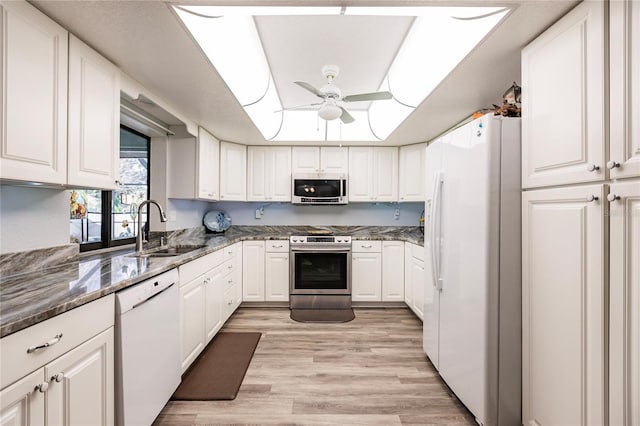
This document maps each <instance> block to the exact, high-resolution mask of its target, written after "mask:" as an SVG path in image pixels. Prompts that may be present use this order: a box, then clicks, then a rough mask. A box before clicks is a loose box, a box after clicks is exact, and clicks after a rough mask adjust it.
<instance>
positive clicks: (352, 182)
mask: <svg viewBox="0 0 640 426" xmlns="http://www.w3.org/2000/svg"><path fill="white" fill-rule="evenodd" d="M348 185H349V186H348V192H347V193H348V194H349V201H354V202H358V201H360V202H379V201H398V148H396V147H349V182H348Z"/></svg>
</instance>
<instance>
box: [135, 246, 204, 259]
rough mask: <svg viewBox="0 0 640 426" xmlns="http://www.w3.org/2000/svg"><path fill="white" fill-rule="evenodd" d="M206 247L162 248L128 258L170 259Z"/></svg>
mask: <svg viewBox="0 0 640 426" xmlns="http://www.w3.org/2000/svg"><path fill="white" fill-rule="evenodd" d="M203 247H206V246H204V245H180V246H173V247H163V248H156V249H150V250H145V251H143V252H142V253H140V254H138V253H133V254H130V255H129V256H132V257H172V256H180V255H181V254H185V253H190V252H192V251H194V250H198V249H201V248H203Z"/></svg>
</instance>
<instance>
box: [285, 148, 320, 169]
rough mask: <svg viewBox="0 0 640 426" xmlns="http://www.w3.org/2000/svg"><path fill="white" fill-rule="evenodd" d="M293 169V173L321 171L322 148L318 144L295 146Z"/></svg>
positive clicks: (292, 152) (292, 154)
mask: <svg viewBox="0 0 640 426" xmlns="http://www.w3.org/2000/svg"><path fill="white" fill-rule="evenodd" d="M291 171H292V172H293V173H319V172H320V148H318V147H317V146H294V147H293V148H291Z"/></svg>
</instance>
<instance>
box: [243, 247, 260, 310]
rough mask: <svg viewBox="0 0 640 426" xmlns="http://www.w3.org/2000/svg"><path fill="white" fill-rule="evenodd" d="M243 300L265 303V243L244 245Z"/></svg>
mask: <svg viewBox="0 0 640 426" xmlns="http://www.w3.org/2000/svg"><path fill="white" fill-rule="evenodd" d="M242 300H243V301H244V302H264V241H244V242H243V243H242Z"/></svg>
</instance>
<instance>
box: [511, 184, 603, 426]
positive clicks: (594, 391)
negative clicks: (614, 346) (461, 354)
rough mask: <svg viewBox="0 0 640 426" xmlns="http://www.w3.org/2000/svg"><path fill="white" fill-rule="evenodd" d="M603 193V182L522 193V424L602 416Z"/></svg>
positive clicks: (585, 421) (592, 421) (587, 421)
mask: <svg viewBox="0 0 640 426" xmlns="http://www.w3.org/2000/svg"><path fill="white" fill-rule="evenodd" d="M603 196H604V190H603V186H602V185H591V186H583V187H569V188H560V189H548V190H540V191H530V192H525V193H524V194H523V196H522V197H523V206H522V215H523V218H522V219H523V220H522V226H523V231H522V235H523V248H522V256H523V257H522V326H523V336H522V342H523V351H522V353H523V370H522V379H523V401H522V407H523V424H525V425H528V426H533V425H597V424H604V422H605V419H604V389H605V383H604V382H603V377H604V374H605V371H604V353H605V347H604V343H605V341H604V325H605V322H604V313H605V301H606V299H607V298H606V295H605V293H604V289H605V287H604V276H603V274H604V265H603V260H604V259H605V256H604V248H603V247H604V241H603V235H604V204H605V203H606V200H604V201H603ZM592 197H597V199H596V198H592ZM589 200H592V201H589Z"/></svg>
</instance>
